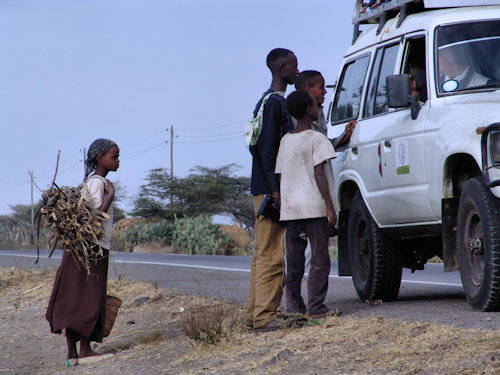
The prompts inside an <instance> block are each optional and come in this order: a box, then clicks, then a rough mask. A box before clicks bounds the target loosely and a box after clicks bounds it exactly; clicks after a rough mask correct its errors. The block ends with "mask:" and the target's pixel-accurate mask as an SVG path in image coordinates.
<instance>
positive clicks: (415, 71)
mask: <svg viewBox="0 0 500 375" xmlns="http://www.w3.org/2000/svg"><path fill="white" fill-rule="evenodd" d="M403 66H404V68H403V73H405V74H408V77H409V78H410V89H411V93H412V95H416V96H417V98H418V101H420V102H422V103H425V102H426V101H427V79H426V76H427V74H426V70H425V36H422V35H418V36H415V37H412V38H409V39H407V40H406V42H405V56H404V65H403Z"/></svg>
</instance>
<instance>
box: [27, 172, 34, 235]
mask: <svg viewBox="0 0 500 375" xmlns="http://www.w3.org/2000/svg"><path fill="white" fill-rule="evenodd" d="M28 174H29V176H30V180H31V230H30V238H29V241H30V243H31V244H34V243H35V242H34V239H33V230H34V228H33V226H34V225H33V222H34V211H35V209H34V206H33V171H30V170H29V169H28Z"/></svg>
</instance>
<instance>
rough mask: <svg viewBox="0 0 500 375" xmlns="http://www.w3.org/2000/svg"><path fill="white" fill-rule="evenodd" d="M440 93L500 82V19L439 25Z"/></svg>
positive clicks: (492, 85) (437, 59)
mask: <svg viewBox="0 0 500 375" xmlns="http://www.w3.org/2000/svg"><path fill="white" fill-rule="evenodd" d="M436 43H437V58H436V64H437V69H436V72H437V77H436V82H437V85H438V88H437V89H438V92H439V93H440V94H446V93H455V92H462V91H466V90H475V89H484V88H487V87H498V86H500V63H499V61H500V20H495V21H483V22H470V23H461V24H456V25H449V26H440V27H438V28H437V29H436Z"/></svg>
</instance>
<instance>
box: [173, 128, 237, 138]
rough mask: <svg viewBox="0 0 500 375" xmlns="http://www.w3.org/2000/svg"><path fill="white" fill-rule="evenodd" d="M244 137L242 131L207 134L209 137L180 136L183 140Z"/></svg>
mask: <svg viewBox="0 0 500 375" xmlns="http://www.w3.org/2000/svg"><path fill="white" fill-rule="evenodd" d="M238 134H239V135H243V130H242V131H237V132H230V133H223V134H207V135H182V134H181V135H180V136H179V137H181V138H207V137H211V138H213V137H228V136H235V135H238Z"/></svg>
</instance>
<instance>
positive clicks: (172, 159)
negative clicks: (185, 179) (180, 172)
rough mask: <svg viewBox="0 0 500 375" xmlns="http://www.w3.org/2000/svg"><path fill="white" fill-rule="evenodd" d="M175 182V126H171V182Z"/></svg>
mask: <svg viewBox="0 0 500 375" xmlns="http://www.w3.org/2000/svg"><path fill="white" fill-rule="evenodd" d="M173 182H174V126H173V125H172V126H171V127H170V183H173Z"/></svg>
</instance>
